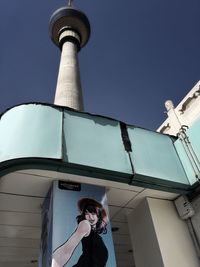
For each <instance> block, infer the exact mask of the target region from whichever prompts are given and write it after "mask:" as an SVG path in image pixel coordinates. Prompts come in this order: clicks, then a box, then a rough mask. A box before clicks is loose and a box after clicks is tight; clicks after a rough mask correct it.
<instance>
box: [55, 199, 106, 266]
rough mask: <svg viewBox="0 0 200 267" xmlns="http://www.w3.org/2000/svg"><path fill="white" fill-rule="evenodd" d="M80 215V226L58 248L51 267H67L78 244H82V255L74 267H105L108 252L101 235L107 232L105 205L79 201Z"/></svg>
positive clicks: (92, 200)
mask: <svg viewBox="0 0 200 267" xmlns="http://www.w3.org/2000/svg"><path fill="white" fill-rule="evenodd" d="M78 207H79V210H80V215H79V216H77V218H76V220H77V222H78V226H77V228H76V230H75V232H74V233H73V234H72V235H71V237H70V238H69V239H68V240H67V241H66V242H65V243H64V244H62V245H61V246H60V247H58V248H57V249H56V250H55V251H54V253H53V258H52V265H51V267H63V266H65V264H66V266H67V263H68V262H69V260H70V258H71V257H72V254H73V252H74V250H75V249H76V247H77V246H78V244H79V243H80V242H81V243H82V255H81V256H80V258H79V260H78V262H77V263H76V264H75V265H73V266H72V267H105V266H106V262H107V259H108V250H107V248H106V246H105V244H104V242H103V239H102V238H101V236H100V234H105V233H106V232H107V230H106V226H107V214H106V211H105V209H104V207H103V205H102V204H101V203H99V202H97V201H96V200H94V199H91V198H83V199H81V200H79V201H78Z"/></svg>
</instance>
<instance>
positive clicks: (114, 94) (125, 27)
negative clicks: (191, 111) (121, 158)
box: [0, 0, 200, 129]
mask: <svg viewBox="0 0 200 267" xmlns="http://www.w3.org/2000/svg"><path fill="white" fill-rule="evenodd" d="M66 3H67V1H64V0H51V1H49V0H17V1H16V0H14V1H8V0H1V1H0V36H1V41H0V112H3V111H4V110H5V109H7V108H9V107H12V106H14V105H16V104H20V103H24V102H32V101H40V102H47V103H53V99H54V93H55V86H56V79H57V72H58V66H59V58H60V52H59V50H58V48H57V47H56V46H55V45H54V44H53V43H52V42H51V40H50V38H49V33H48V21H49V18H50V16H51V14H52V13H53V12H54V10H55V9H57V8H59V7H61V6H64V5H66ZM74 4H75V6H76V7H78V8H80V9H82V10H83V11H84V12H85V13H86V14H87V15H88V17H89V19H90V23H91V28H92V34H91V38H90V41H89V43H88V45H87V46H86V47H85V48H84V49H83V50H82V51H81V52H80V53H79V58H80V66H81V77H82V87H83V94H84V102H85V111H87V112H91V113H95V114H99V115H105V116H109V117H112V118H116V119H118V120H122V121H124V122H126V123H128V124H132V125H137V126H141V127H144V128H149V129H156V128H157V127H158V126H159V125H160V124H161V122H162V121H163V120H164V119H165V118H166V115H165V114H164V111H165V108H164V102H165V100H167V99H172V100H173V101H174V103H175V105H176V104H178V102H179V101H180V100H181V99H182V98H183V97H184V96H185V94H186V93H187V92H188V91H189V90H190V89H191V88H192V87H193V85H194V84H195V83H196V82H197V81H198V80H200V63H199V62H200V34H199V33H200V23H199V10H200V1H199V0H189V1H188V0H127V1H122V0H109V1H100V0H98V1H97V0H93V1H91V0H75V1H74Z"/></svg>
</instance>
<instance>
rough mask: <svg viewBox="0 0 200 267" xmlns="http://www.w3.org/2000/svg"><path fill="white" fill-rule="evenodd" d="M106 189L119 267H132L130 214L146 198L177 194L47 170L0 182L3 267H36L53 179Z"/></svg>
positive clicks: (18, 174)
mask: <svg viewBox="0 0 200 267" xmlns="http://www.w3.org/2000/svg"><path fill="white" fill-rule="evenodd" d="M56 179H60V180H67V181H69V180H70V181H77V182H80V183H89V184H96V185H101V186H105V187H106V192H107V198H108V204H109V213H110V218H111V224H112V227H116V228H119V230H118V231H116V232H113V240H114V246H115V252H116V259H117V266H118V267H133V266H134V259H133V252H132V246H131V240H130V236H129V229H128V223H127V214H129V213H131V212H134V208H136V206H137V205H138V203H139V202H140V201H141V200H142V199H143V198H145V197H154V198H161V199H168V200H173V199H175V198H176V197H177V195H176V194H173V193H168V192H161V191H156V190H151V189H144V188H141V187H136V186H130V185H126V184H121V183H116V182H111V181H105V180H100V179H94V178H87V177H81V176H75V175H71V174H69V175H68V174H63V173H58V172H52V171H44V170H24V171H18V172H14V173H10V174H7V175H5V176H3V177H2V178H1V179H0V267H36V266H38V262H37V260H38V254H39V246H40V232H41V205H42V203H43V201H44V198H45V196H46V194H47V192H48V189H49V188H50V185H51V183H52V181H53V180H56Z"/></svg>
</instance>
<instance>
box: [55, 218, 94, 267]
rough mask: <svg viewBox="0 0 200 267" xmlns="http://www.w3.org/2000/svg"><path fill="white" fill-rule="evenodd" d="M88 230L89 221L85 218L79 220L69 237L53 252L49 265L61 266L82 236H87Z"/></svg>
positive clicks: (89, 226)
mask: <svg viewBox="0 0 200 267" xmlns="http://www.w3.org/2000/svg"><path fill="white" fill-rule="evenodd" d="M90 231H91V225H90V224H89V222H88V221H87V220H83V221H81V222H80V223H79V225H78V227H77V229H76V231H75V232H74V233H73V234H72V235H71V237H70V238H69V239H68V240H67V241H66V242H65V243H64V244H63V245H62V246H60V247H59V248H58V249H56V251H55V252H54V253H53V258H52V264H51V267H63V266H64V265H65V264H66V263H67V262H68V261H69V259H70V258H71V256H72V254H73V252H74V250H75V248H76V247H77V246H78V244H79V243H80V241H81V240H82V238H83V237H85V236H88V235H89V234H90Z"/></svg>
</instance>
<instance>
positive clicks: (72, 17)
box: [49, 6, 90, 48]
mask: <svg viewBox="0 0 200 267" xmlns="http://www.w3.org/2000/svg"><path fill="white" fill-rule="evenodd" d="M65 27H67V28H69V29H71V30H74V31H75V32H77V33H78V35H79V37H80V48H82V47H83V46H85V45H86V43H87V42H88V40H89V37H90V23H89V20H88V18H87V17H86V15H85V14H84V13H83V12H81V11H79V10H77V9H74V8H72V7H69V6H68V7H62V8H59V9H58V10H56V11H55V12H54V13H53V15H52V16H51V18H50V22H49V30H50V36H51V39H52V41H53V42H54V43H55V44H56V45H57V46H59V36H60V32H61V30H62V29H63V28H65Z"/></svg>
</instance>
